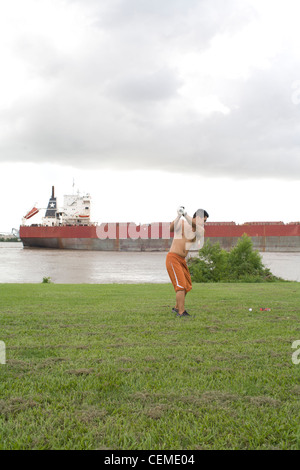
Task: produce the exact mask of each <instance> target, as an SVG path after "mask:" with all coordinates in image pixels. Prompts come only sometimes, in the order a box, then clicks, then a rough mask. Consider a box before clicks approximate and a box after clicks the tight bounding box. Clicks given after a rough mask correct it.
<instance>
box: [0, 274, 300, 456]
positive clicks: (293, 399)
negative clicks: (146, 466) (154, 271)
mask: <svg viewBox="0 0 300 470" xmlns="http://www.w3.org/2000/svg"><path fill="white" fill-rule="evenodd" d="M0 298H1V304H0V324H1V326H0V340H1V341H3V342H4V343H5V346H6V364H2V365H0V449H1V450H9V449H39V450H43V449H51V450H53V449H99V450H155V449H157V450H195V451H196V450H211V449H216V450H218V449H236V450H237V449H253V450H254V449H266V450H275V449H279V450H299V449H300V426H299V411H300V409H299V407H300V405H299V401H300V400H299V396H300V364H296V363H294V362H293V360H292V355H293V353H295V350H293V349H292V345H293V343H294V342H295V341H297V340H300V330H299V319H300V310H299V298H300V284H299V283H297V282H280V281H279V282H266V283H259V284H256V283H244V282H237V283H234V282H227V283H225V282H221V283H220V282H214V283H213V282H211V283H195V284H194V285H193V290H192V291H191V293H189V294H188V296H187V300H186V307H187V310H188V311H189V313H190V314H191V315H192V316H191V317H190V318H178V317H176V315H175V314H173V313H172V312H171V309H172V307H173V306H174V305H173V300H174V292H173V288H172V286H171V285H169V284H125V285H124V284H77V285H74V284H72V285H71V284H53V283H42V282H41V283H40V284H0ZM261 308H268V309H270V310H268V311H266V310H264V311H262V310H260V309H261ZM250 309H252V310H250Z"/></svg>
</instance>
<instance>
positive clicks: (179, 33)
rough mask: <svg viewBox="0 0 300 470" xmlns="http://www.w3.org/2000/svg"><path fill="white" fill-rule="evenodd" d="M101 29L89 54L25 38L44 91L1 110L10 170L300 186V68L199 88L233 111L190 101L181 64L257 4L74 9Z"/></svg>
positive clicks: (114, 1)
mask: <svg viewBox="0 0 300 470" xmlns="http://www.w3.org/2000/svg"><path fill="white" fill-rule="evenodd" d="M68 3H69V5H70V6H72V5H75V4H76V5H77V6H80V7H81V8H82V9H83V10H82V11H83V12H85V14H86V18H88V19H89V21H90V26H89V28H88V29H87V34H86V35H85V36H84V37H83V43H82V44H81V47H80V48H79V49H78V51H75V52H73V53H67V52H65V51H63V50H61V49H60V48H58V47H57V46H56V47H55V46H54V45H53V44H52V43H51V41H50V40H49V38H45V37H43V35H41V34H40V35H39V36H37V35H35V34H28V33H27V34H25V33H22V32H20V35H19V36H18V37H16V39H15V41H14V43H13V47H12V53H13V54H15V55H16V56H18V57H22V60H23V62H24V64H25V66H26V67H27V70H29V71H30V73H31V74H32V76H33V78H34V79H36V80H37V81H38V80H40V81H41V82H42V91H40V92H38V93H36V94H34V93H31V94H30V95H29V96H28V95H26V94H24V95H22V96H21V97H20V98H19V99H18V100H17V101H15V102H14V103H13V104H12V105H11V106H10V107H9V109H7V108H6V109H3V108H2V109H1V108H0V125H1V126H2V129H3V131H2V133H1V134H0V161H35V162H45V161H48V162H49V161H51V162H59V163H61V164H68V165H70V164H72V165H74V166H77V167H85V168H86V167H87V166H89V167H91V168H104V167H106V168H116V167H117V168H139V169H140V168H146V169H147V168H160V169H164V170H167V171H181V172H185V171H188V172H193V173H195V172H198V173H199V174H202V175H215V176H220V175H231V176H234V175H235V176H236V177H249V176H261V177H266V176H270V177H271V176H272V177H273V176H276V177H284V178H299V176H300V163H299V156H298V149H299V144H300V142H299V140H300V139H299V135H300V134H299V117H300V105H298V106H297V105H295V104H294V103H292V100H291V95H292V88H291V85H292V82H293V81H294V80H296V79H299V78H300V66H298V65H297V66H295V62H294V58H293V56H292V55H290V56H289V55H288V54H286V53H284V52H282V53H281V54H280V55H277V56H276V57H274V58H273V59H272V61H271V63H270V66H269V67H268V68H266V69H264V70H259V69H256V70H252V71H251V73H249V76H248V77H247V78H244V77H242V78H235V79H226V80H224V79H222V80H221V79H218V78H212V77H206V76H205V70H204V71H203V74H202V75H201V77H199V94H200V95H201V94H202V95H203V96H204V95H205V93H206V91H209V93H211V94H214V95H216V96H218V97H219V99H220V102H221V103H223V104H224V106H227V107H228V108H230V110H231V112H230V113H228V114H222V113H221V112H217V111H215V112H214V113H212V114H204V113H201V112H200V111H199V109H198V110H197V109H196V108H194V107H193V106H192V104H193V103H191V102H187V101H186V99H185V97H184V95H182V93H181V91H182V88H183V87H184V85H185V78H184V74H183V73H182V72H183V70H182V64H181V62H180V58H182V57H185V54H191V53H193V54H194V57H197V54H201V53H202V52H203V51H206V50H207V49H208V48H209V46H210V44H211V41H212V40H213V38H215V37H216V36H217V35H219V34H221V33H226V34H228V35H230V34H233V33H234V32H236V31H239V30H240V29H242V28H243V27H244V26H245V25H247V24H249V23H251V21H252V20H253V19H254V18H255V11H254V10H253V9H252V8H251V6H249V5H247V3H246V2H245V3H244V5H243V6H241V2H239V1H234V0H232V1H228V2H226V5H225V2H224V1H223V0H201V1H200V0H189V1H187V0H164V1H161V0H152V1H151V2H149V1H143V0H126V1H125V0H109V1H107V2H98V1H95V0H84V1H83V0H82V1H80V0H75V1H71V0H69V2H68Z"/></svg>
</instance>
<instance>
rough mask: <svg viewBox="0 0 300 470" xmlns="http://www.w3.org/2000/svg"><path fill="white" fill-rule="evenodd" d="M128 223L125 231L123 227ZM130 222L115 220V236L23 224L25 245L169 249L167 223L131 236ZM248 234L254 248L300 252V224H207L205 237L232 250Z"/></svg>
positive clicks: (80, 228)
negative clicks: (124, 222) (117, 222)
mask: <svg viewBox="0 0 300 470" xmlns="http://www.w3.org/2000/svg"><path fill="white" fill-rule="evenodd" d="M124 225H125V231H124ZM128 227H129V224H128V225H126V224H123V227H121V224H120V225H119V224H116V230H115V232H114V234H113V235H114V236H109V232H106V231H105V230H100V231H99V227H96V226H94V225H86V226H84V225H83V226H54V227H44V226H21V227H20V238H21V240H22V242H23V245H24V247H37V248H53V249H63V250H88V251H129V252H131V251H132V252H142V251H145V252H151V251H157V252H159V251H168V250H169V248H170V246H171V243H172V240H173V238H172V236H173V234H172V233H170V232H169V231H168V227H169V224H168V223H157V224H153V225H152V226H151V225H147V226H142V227H139V226H137V229H136V230H134V237H132V236H130V229H129V228H128ZM244 233H245V234H247V235H248V236H249V237H250V238H251V240H252V242H253V247H254V249H256V250H258V251H260V252H300V224H279V225H276V224H269V225H268V224H261V225H257V224H253V225H251V224H249V225H247V224H244V225H235V224H230V223H229V224H227V225H226V224H222V223H221V224H215V225H214V224H211V225H209V224H207V226H206V228H205V240H209V241H210V242H211V243H219V244H220V246H221V248H223V249H225V250H230V249H232V248H233V247H234V246H236V244H237V243H238V240H239V238H240V237H242V235H243V234H244Z"/></svg>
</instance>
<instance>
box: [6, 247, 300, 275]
mask: <svg viewBox="0 0 300 470" xmlns="http://www.w3.org/2000/svg"><path fill="white" fill-rule="evenodd" d="M261 255H262V258H263V263H264V265H265V266H266V267H268V268H270V269H271V272H272V273H273V274H275V275H276V276H280V277H282V278H284V279H287V280H291V281H298V282H300V253H261ZM165 258H166V253H158V252H157V253H145V252H143V253H128V252H127V253H125V252H103V251H102V252H101V251H73V250H70V251H69V250H50V249H43V248H26V249H24V248H23V244H22V243H18V242H16V243H10V242H5V243H4V242H0V283H40V282H42V280H43V278H44V277H50V278H51V281H52V282H54V283H58V284H64V283H65V284H81V283H83V284H110V283H123V284H126V283H165V282H170V281H169V277H168V274H167V272H166V268H165Z"/></svg>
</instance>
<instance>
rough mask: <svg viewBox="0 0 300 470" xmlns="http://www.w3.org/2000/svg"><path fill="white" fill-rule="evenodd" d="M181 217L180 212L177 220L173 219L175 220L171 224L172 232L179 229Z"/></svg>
mask: <svg viewBox="0 0 300 470" xmlns="http://www.w3.org/2000/svg"><path fill="white" fill-rule="evenodd" d="M180 219H181V215H180V214H178V216H177V217H176V219H175V220H173V222H171V224H170V232H174V230H176V231H177V230H178V229H179V220H180Z"/></svg>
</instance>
